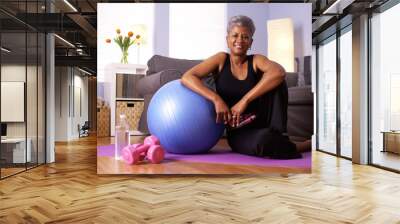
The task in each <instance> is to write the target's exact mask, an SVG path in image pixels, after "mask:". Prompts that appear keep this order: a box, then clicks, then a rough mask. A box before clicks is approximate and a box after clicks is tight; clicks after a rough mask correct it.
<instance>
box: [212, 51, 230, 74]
mask: <svg viewBox="0 0 400 224" xmlns="http://www.w3.org/2000/svg"><path fill="white" fill-rule="evenodd" d="M226 57H227V53H226V52H223V51H221V52H218V53H216V54H215V55H214V56H212V57H211V58H212V60H213V62H214V63H215V64H218V72H221V70H222V68H223V67H224V63H225V60H226Z"/></svg>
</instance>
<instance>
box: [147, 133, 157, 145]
mask: <svg viewBox="0 0 400 224" xmlns="http://www.w3.org/2000/svg"><path fill="white" fill-rule="evenodd" d="M144 144H145V145H160V140H159V139H158V138H157V137H156V136H154V135H150V136H147V137H146V138H145V139H144Z"/></svg>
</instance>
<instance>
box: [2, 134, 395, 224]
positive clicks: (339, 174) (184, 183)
mask: <svg viewBox="0 0 400 224" xmlns="http://www.w3.org/2000/svg"><path fill="white" fill-rule="evenodd" d="M56 160H57V162H56V163H55V164H51V165H47V166H42V167H39V168H36V169H33V170H30V171H28V172H26V173H22V174H19V175H17V176H14V177H10V178H8V179H5V180H2V181H0V223H43V222H48V223H374V224H375V223H400V200H399V199H400V175H398V174H395V173H391V172H387V171H384V170H380V169H377V168H374V167H368V166H359V165H352V164H351V162H350V161H347V160H342V159H337V158H335V157H333V156H330V155H326V154H323V153H319V152H315V153H314V154H313V173H312V174H289V175H285V174H283V175H253V176H251V175H235V176H232V175H219V176H212V175H198V176H195V175H192V176H182V175H176V176H152V175H149V176H129V175H123V176H121V175H118V176H98V175H97V174H96V139H95V138H93V137H91V138H85V139H82V140H81V141H76V142H70V143H64V144H57V149H56Z"/></svg>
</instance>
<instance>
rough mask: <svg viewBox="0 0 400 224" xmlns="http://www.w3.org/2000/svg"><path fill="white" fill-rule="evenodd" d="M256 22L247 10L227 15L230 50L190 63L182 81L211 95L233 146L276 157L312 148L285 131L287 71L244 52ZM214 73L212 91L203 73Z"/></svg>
mask: <svg viewBox="0 0 400 224" xmlns="http://www.w3.org/2000/svg"><path fill="white" fill-rule="evenodd" d="M254 32H255V26H254V23H253V21H252V20H251V19H250V18H249V17H247V16H234V17H232V18H231V19H230V20H229V23H228V27H227V36H226V42H227V45H228V48H229V49H230V53H225V52H219V53H217V54H215V55H213V56H211V57H210V58H208V59H206V60H204V61H203V62H202V63H200V64H198V65H196V66H194V67H193V68H192V69H190V70H189V71H187V72H186V73H185V74H184V75H183V77H182V83H183V84H184V85H185V86H187V87H188V88H190V89H192V90H193V91H195V92H197V93H199V94H200V95H202V96H204V97H205V98H207V99H209V100H210V101H212V102H213V103H214V105H215V111H216V114H217V122H224V123H225V124H226V125H227V126H230V127H232V128H228V129H227V139H228V143H229V145H230V147H231V148H232V150H233V151H235V152H238V153H242V154H246V155H254V156H260V157H263V156H269V157H271V158H275V159H295V158H301V153H300V152H303V151H307V150H310V149H311V141H310V140H307V141H305V142H301V143H297V144H295V143H293V142H291V141H290V140H289V138H288V136H287V135H285V132H286V123H287V107H288V90H287V86H286V82H285V71H284V69H283V68H282V66H280V65H279V64H277V63H276V62H273V61H271V60H269V59H268V58H267V57H265V56H263V55H260V54H255V55H247V51H248V50H249V49H250V47H251V44H252V42H253V38H252V37H253V34H254ZM210 73H213V74H214V79H215V83H216V92H214V91H212V90H210V89H208V88H207V87H206V86H205V85H204V84H203V83H202V82H201V79H202V78H203V77H205V76H207V75H208V74H210ZM250 113H251V114H255V115H256V118H255V120H254V121H253V122H251V123H250V124H248V125H246V126H243V127H240V128H236V129H235V127H237V126H238V125H239V122H240V119H241V117H242V116H243V115H244V114H250Z"/></svg>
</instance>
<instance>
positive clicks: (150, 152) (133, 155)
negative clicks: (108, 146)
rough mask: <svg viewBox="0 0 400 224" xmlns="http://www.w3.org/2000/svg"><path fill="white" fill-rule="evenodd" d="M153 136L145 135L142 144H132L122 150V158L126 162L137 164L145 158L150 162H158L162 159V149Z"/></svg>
mask: <svg viewBox="0 0 400 224" xmlns="http://www.w3.org/2000/svg"><path fill="white" fill-rule="evenodd" d="M159 144H160V141H159V140H158V138H157V137H155V136H153V135H152V136H149V137H146V138H145V140H144V144H134V145H130V146H127V147H125V148H124V149H123V150H122V158H123V159H124V161H125V163H127V164H138V163H139V162H140V161H142V160H143V159H144V157H146V158H147V160H149V161H150V162H151V163H160V162H161V161H162V160H163V159H164V154H165V153H164V149H163V148H162V147H161V146H160V145H159Z"/></svg>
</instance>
